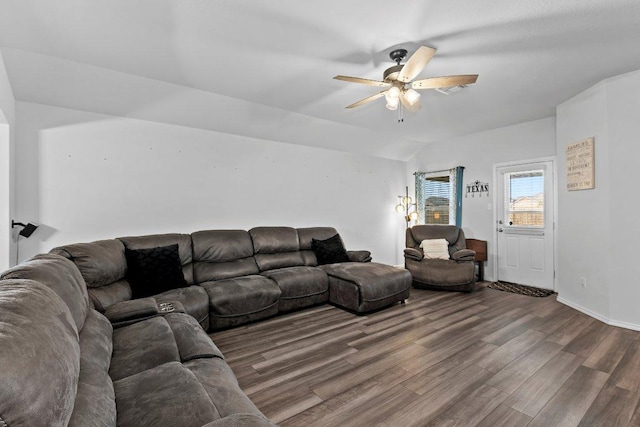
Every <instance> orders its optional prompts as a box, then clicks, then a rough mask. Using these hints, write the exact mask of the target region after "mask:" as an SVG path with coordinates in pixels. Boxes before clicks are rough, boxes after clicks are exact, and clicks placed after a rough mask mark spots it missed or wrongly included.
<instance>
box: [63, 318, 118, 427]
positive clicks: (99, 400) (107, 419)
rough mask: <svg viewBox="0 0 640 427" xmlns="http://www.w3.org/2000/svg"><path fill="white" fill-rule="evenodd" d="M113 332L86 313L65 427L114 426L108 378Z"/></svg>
mask: <svg viewBox="0 0 640 427" xmlns="http://www.w3.org/2000/svg"><path fill="white" fill-rule="evenodd" d="M112 333H113V328H112V327H111V324H110V323H109V321H108V320H107V319H106V318H105V317H104V316H102V315H101V314H100V313H98V312H97V311H95V310H89V312H88V314H87V319H86V321H85V324H84V328H82V331H81V332H80V376H79V378H78V391H77V394H76V400H75V403H74V406H73V413H72V415H71V420H70V421H69V426H74V427H75V426H77V427H84V426H93V425H95V426H115V425H116V397H115V394H114V391H113V383H112V382H111V378H110V377H109V365H110V363H111V351H112V348H113V346H112V342H111V336H112Z"/></svg>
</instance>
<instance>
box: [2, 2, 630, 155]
mask: <svg viewBox="0 0 640 427" xmlns="http://www.w3.org/2000/svg"><path fill="white" fill-rule="evenodd" d="M420 45H427V46H432V47H435V48H437V49H438V52H437V54H436V56H435V57H434V59H433V60H432V61H431V62H430V63H429V64H428V65H427V67H426V69H425V70H424V71H423V72H422V73H421V74H420V76H419V77H418V78H425V77H432V76H441V75H449V74H479V76H480V77H479V78H478V82H477V83H476V84H475V85H473V86H470V87H468V88H466V89H464V90H462V91H460V92H458V93H455V94H451V95H444V94H441V93H438V92H435V91H426V92H422V98H421V102H422V109H421V110H420V111H418V112H416V113H408V112H405V113H404V116H405V119H404V123H401V124H399V123H397V113H396V112H393V111H389V110H387V109H386V108H385V105H384V100H383V99H380V100H378V101H376V102H373V103H370V104H368V105H366V106H362V107H359V108H356V109H353V110H347V109H345V108H344V107H345V106H346V105H348V104H351V103H352V102H355V101H357V100H359V99H361V98H364V97H366V96H368V95H371V94H373V93H376V91H377V88H375V87H370V86H364V85H357V84H353V83H345V82H341V81H337V80H333V79H332V77H333V76H335V75H336V74H344V75H351V76H359V77H364V78H369V79H381V78H382V72H383V71H384V70H385V69H386V68H388V67H389V66H391V65H393V63H392V62H391V61H390V59H389V57H388V54H389V52H390V51H391V50H393V49H394V48H397V47H403V48H405V49H407V50H409V55H410V54H411V53H413V52H414V51H415V49H417V48H418V47H419V46H420ZM639 46H640V2H638V1H637V0H615V1H614V0H589V1H585V0H561V1H547V0H538V1H524V0H522V1H514V0H493V1H491V2H472V1H468V0H448V1H444V0H440V1H435V0H430V1H411V0H396V1H393V2H389V1H381V0H366V1H365V0H340V1H337V0H317V1H300V0H278V1H271V2H266V1H259V0H215V1H204V0H197V1H196V0H184V1H175V0H174V1H167V0H164V1H161V0H136V1H131V0H59V1H55V2H53V1H52V2H45V1H41V0H40V1H38V0H0V49H1V52H2V57H3V59H4V61H5V65H6V68H7V70H8V73H9V78H10V81H11V85H12V88H13V91H14V96H15V98H16V99H18V100H22V101H29V102H37V103H42V104H52V105H59V106H62V107H67V108H74V109H81V110H88V111H95V112H100V113H106V114H113V115H121V116H127V117H137V118H142V119H146V120H159V121H165V122H170V123H176V124H181V125H187V126H192V127H197V128H203V129H214V130H218V131H223V132H230V133H236V134H245V135H248V136H253V137H266V139H275V140H280V141H284V142H290V143H300V144H305V145H314V146H319V147H325V148H329V149H338V150H344V151H351V152H360V153H366V154H371V155H376V156H382V157H388V158H397V159H406V158H408V157H409V156H411V154H413V153H415V152H416V151H417V150H419V149H421V148H422V147H424V145H425V144H427V143H431V142H436V141H439V140H443V139H446V138H451V137H456V136H460V135H465V134H470V133H473V132H478V131H482V130H487V129H492V128H496V127H501V126H506V125H510V124H516V123H521V122H525V121H529V120H534V119H539V118H543V117H549V116H552V115H553V114H554V112H555V107H556V106H557V105H558V104H559V103H561V102H563V101H565V100H566V99H568V98H570V97H572V96H574V95H576V94H577V93H579V92H581V91H582V90H584V89H586V88H588V87H589V86H591V85H593V84H595V83H597V82H598V81H600V80H602V79H604V78H607V77H610V76H613V75H617V74H621V73H624V72H627V71H632V70H636V69H640V48H639Z"/></svg>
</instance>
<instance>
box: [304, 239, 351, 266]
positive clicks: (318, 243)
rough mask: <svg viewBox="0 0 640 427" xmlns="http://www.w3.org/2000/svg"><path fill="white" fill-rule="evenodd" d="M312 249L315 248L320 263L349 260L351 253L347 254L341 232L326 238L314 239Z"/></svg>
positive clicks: (314, 251)
mask: <svg viewBox="0 0 640 427" xmlns="http://www.w3.org/2000/svg"><path fill="white" fill-rule="evenodd" d="M311 250H313V253H314V254H315V255H316V259H317V260H318V264H320V265H325V264H334V263H337V262H349V255H347V251H346V249H345V248H344V245H343V244H342V239H341V238H340V235H339V234H336V235H335V236H332V237H329V238H328V239H326V240H317V239H312V241H311Z"/></svg>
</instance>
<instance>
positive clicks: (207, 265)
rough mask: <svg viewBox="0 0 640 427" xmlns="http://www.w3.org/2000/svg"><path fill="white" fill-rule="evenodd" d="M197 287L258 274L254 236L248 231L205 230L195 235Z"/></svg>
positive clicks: (193, 237)
mask: <svg viewBox="0 0 640 427" xmlns="http://www.w3.org/2000/svg"><path fill="white" fill-rule="evenodd" d="M191 238H192V240H193V260H194V264H193V273H194V280H195V282H196V283H204V282H209V281H213V280H224V279H229V278H233V277H238V276H248V275H251V274H257V273H258V266H257V265H256V262H255V259H254V258H253V244H252V242H251V236H250V235H249V233H248V232H246V231H244V230H205V231H197V232H195V233H193V234H192V235H191Z"/></svg>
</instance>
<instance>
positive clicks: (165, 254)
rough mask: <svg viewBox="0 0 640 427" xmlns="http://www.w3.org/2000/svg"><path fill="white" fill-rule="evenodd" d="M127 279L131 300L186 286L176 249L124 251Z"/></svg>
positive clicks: (174, 245) (163, 247)
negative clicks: (131, 294) (129, 285)
mask: <svg viewBox="0 0 640 427" xmlns="http://www.w3.org/2000/svg"><path fill="white" fill-rule="evenodd" d="M125 256H126V258H127V279H128V280H129V283H130V284H131V291H132V293H133V297H134V298H144V297H148V296H152V295H155V294H158V293H161V292H164V291H168V290H171V289H176V288H183V287H185V286H187V282H186V281H185V280H184V274H183V273H182V265H181V263H180V256H179V254H178V245H177V244H172V245H168V246H158V247H155V248H145V249H129V248H126V249H125Z"/></svg>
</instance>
